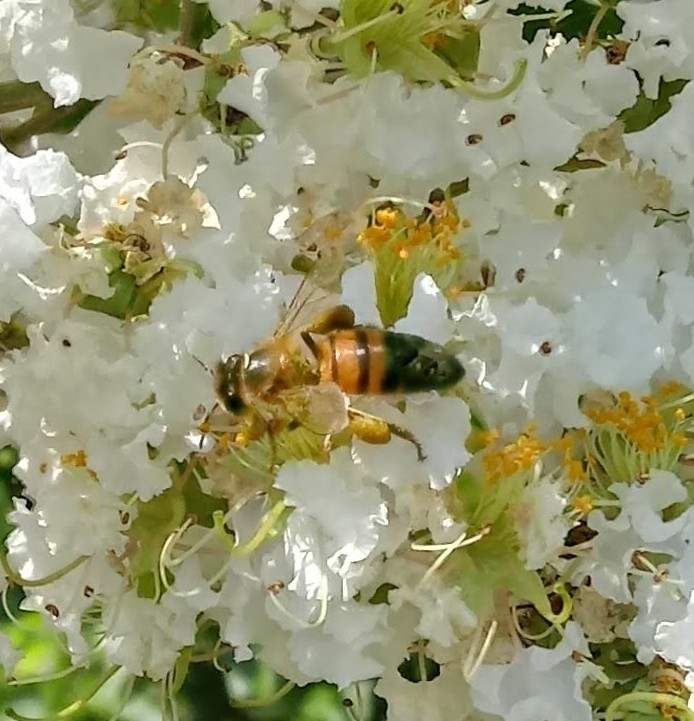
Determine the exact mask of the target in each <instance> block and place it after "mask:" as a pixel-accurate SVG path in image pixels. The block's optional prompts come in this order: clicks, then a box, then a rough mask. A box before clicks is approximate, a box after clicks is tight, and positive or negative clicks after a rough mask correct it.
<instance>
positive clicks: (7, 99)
mask: <svg viewBox="0 0 694 721" xmlns="http://www.w3.org/2000/svg"><path fill="white" fill-rule="evenodd" d="M51 104H52V98H51V97H50V96H49V95H48V93H46V92H44V91H43V89H42V88H41V86H40V85H39V84H38V83H23V82H21V80H10V81H9V82H6V83H0V115H4V114H5V113H14V112H16V111H17V110H26V109H27V108H35V107H36V106H38V105H44V106H46V105H48V106H50V105H51Z"/></svg>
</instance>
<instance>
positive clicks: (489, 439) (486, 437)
mask: <svg viewBox="0 0 694 721" xmlns="http://www.w3.org/2000/svg"><path fill="white" fill-rule="evenodd" d="M478 437H479V441H480V443H481V444H482V445H483V446H491V444H492V443H496V441H498V440H499V438H500V437H501V433H500V432H499V429H498V428H490V429H489V430H487V431H480V434H479V436H478Z"/></svg>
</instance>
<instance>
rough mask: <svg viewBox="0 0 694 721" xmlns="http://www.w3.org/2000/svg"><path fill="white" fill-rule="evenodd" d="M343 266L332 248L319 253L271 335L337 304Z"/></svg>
mask: <svg viewBox="0 0 694 721" xmlns="http://www.w3.org/2000/svg"><path fill="white" fill-rule="evenodd" d="M343 268H344V256H342V255H341V254H340V253H338V252H332V251H326V252H324V253H322V254H321V256H320V257H319V258H318V259H317V260H316V261H315V263H314V264H313V267H312V268H311V270H310V271H309V272H308V273H306V275H304V277H303V278H302V280H301V283H300V284H299V287H298V289H297V291H296V293H295V294H294V297H293V298H292V299H291V301H289V304H288V305H287V308H286V310H285V312H284V315H283V317H282V320H281V321H280V323H279V325H278V326H277V329H276V330H275V332H274V334H273V338H278V337H280V336H283V335H287V334H288V333H290V332H291V331H293V330H296V329H297V328H300V327H302V326H306V325H309V324H310V322H311V319H312V318H314V317H315V316H316V315H318V314H319V313H321V312H322V311H324V310H326V309H327V308H330V307H331V306H334V305H337V304H338V303H339V302H340V301H339V290H340V275H341V273H342V270H343Z"/></svg>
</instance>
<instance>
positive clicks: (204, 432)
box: [198, 401, 219, 450]
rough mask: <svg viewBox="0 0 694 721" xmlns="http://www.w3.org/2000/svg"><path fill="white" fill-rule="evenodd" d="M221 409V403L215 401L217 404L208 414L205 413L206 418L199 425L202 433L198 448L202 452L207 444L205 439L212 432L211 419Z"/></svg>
mask: <svg viewBox="0 0 694 721" xmlns="http://www.w3.org/2000/svg"><path fill="white" fill-rule="evenodd" d="M217 408H219V403H217V402H216V401H215V404H214V405H213V406H212V408H210V410H209V411H207V413H205V417H204V418H203V419H202V420H201V421H200V423H199V424H198V430H199V431H200V442H199V443H198V448H199V449H200V450H202V446H203V444H204V443H205V438H207V434H208V433H209V431H210V418H212V414H213V413H214V412H215V410H217Z"/></svg>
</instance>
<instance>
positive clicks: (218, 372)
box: [213, 296, 465, 461]
mask: <svg viewBox="0 0 694 721" xmlns="http://www.w3.org/2000/svg"><path fill="white" fill-rule="evenodd" d="M295 300H296V296H295ZM294 304H295V301H292V305H294ZM290 308H291V306H290ZM294 317H296V316H294ZM286 328H287V322H285V323H284V324H283V325H282V326H281V327H280V328H279V329H278V330H277V331H276V332H275V334H274V335H273V337H272V338H271V339H270V340H269V341H267V342H265V343H263V344H261V345H260V346H259V347H257V348H256V349H254V350H253V351H251V352H250V353H244V354H234V355H231V356H229V357H228V358H226V359H225V360H223V361H220V362H219V363H218V364H217V365H216V367H215V369H214V374H213V377H214V389H215V395H216V398H217V403H218V404H219V406H221V408H223V409H224V410H225V411H226V412H227V413H229V414H231V415H232V416H233V417H235V418H238V419H245V421H246V425H245V429H246V430H245V436H246V437H247V438H258V437H260V436H261V435H262V434H264V433H269V434H270V438H271V441H272V436H273V434H274V433H276V432H278V430H281V429H283V428H286V427H288V426H289V427H296V426H302V427H304V428H306V429H309V430H311V431H313V432H314V433H317V434H320V435H323V436H325V437H326V439H329V438H330V437H331V436H332V435H333V434H336V433H339V432H340V431H343V430H345V429H349V431H350V432H351V433H352V434H353V435H354V436H356V437H358V438H360V439H362V440H364V441H367V442H370V443H386V442H388V441H389V440H390V438H391V436H392V435H396V436H399V437H401V438H403V439H405V440H407V441H409V442H410V443H412V444H413V445H414V446H415V448H416V449H417V456H418V458H419V460H420V461H421V460H424V458H425V455H424V451H423V448H422V446H421V444H420V443H419V441H418V440H417V439H416V438H415V437H414V435H413V434H412V433H411V432H410V431H408V430H407V429H405V428H402V427H400V426H398V425H396V424H394V423H390V422H388V421H385V420H384V419H381V418H379V417H377V416H373V415H371V414H369V413H366V412H364V411H362V410H360V409H357V408H354V407H353V406H351V405H350V404H349V399H348V396H364V395H370V396H375V395H377V396H381V395H387V394H393V393H397V392H403V393H407V392H417V391H430V390H443V389H446V388H449V387H451V386H453V385H455V384H456V383H458V381H460V380H461V379H462V378H463V376H464V374H465V371H464V369H463V366H462V365H461V363H460V362H459V361H458V359H457V358H456V357H455V356H453V355H452V354H451V353H449V352H448V351H447V350H446V349H445V348H444V347H443V346H441V345H439V344H437V343H433V342H432V341H429V340H426V339H425V338H422V337H420V336H417V335H410V334H408V333H398V332H395V331H390V330H383V329H381V328H377V327H373V326H362V325H356V324H355V317H354V312H353V311H352V310H351V309H350V308H349V307H348V306H346V305H337V306H335V307H332V308H330V309H329V310H327V311H325V312H323V313H322V314H320V315H319V316H318V317H317V318H316V319H314V320H313V322H312V323H310V324H309V325H307V326H304V327H301V328H299V329H297V330H293V331H286V330H285V329H286Z"/></svg>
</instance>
